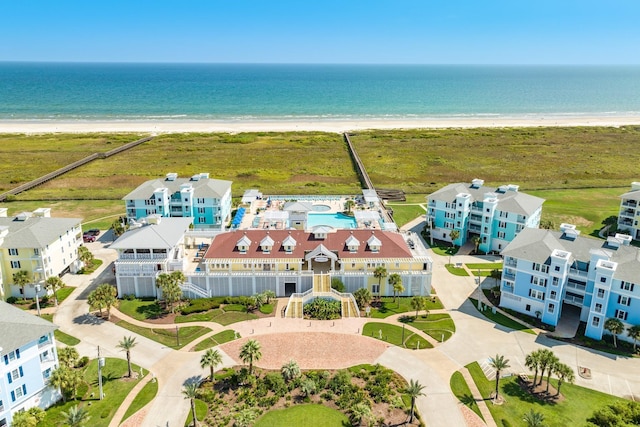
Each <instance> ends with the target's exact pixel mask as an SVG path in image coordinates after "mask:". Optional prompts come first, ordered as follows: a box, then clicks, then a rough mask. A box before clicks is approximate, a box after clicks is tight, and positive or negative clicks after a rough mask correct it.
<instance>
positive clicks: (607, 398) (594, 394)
mask: <svg viewBox="0 0 640 427" xmlns="http://www.w3.org/2000/svg"><path fill="white" fill-rule="evenodd" d="M467 368H468V369H469V372H470V373H471V376H472V377H473V380H474V382H475V383H476V385H477V386H478V389H479V390H480V394H481V395H482V396H483V397H485V398H486V397H488V396H489V395H490V393H491V392H492V391H494V390H495V381H493V380H488V379H487V378H486V377H485V376H484V374H483V373H482V369H481V368H480V366H479V365H478V364H477V363H475V362H474V363H471V364H470V365H467ZM551 385H552V386H554V387H555V386H557V382H556V381H555V380H554V379H551ZM500 389H501V395H502V396H503V397H504V398H505V400H506V401H505V403H503V404H502V405H493V404H491V403H490V402H487V406H488V407H489V411H491V415H493V419H494V420H495V421H496V423H497V424H498V425H506V424H504V422H503V421H502V420H506V421H507V423H508V425H512V426H519V425H522V416H523V415H524V414H525V413H526V412H529V410H530V409H534V410H535V411H536V412H540V413H542V414H543V415H544V418H545V419H544V425H546V426H549V427H552V426H553V427H555V426H582V425H586V421H587V418H589V417H590V416H591V414H592V413H593V411H595V410H596V409H598V408H601V407H603V406H606V405H608V404H611V403H613V402H616V401H622V400H623V399H621V398H618V397H615V396H611V395H608V394H604V393H600V392H598V391H593V390H589V389H587V388H584V387H579V386H576V385H572V384H563V385H562V388H561V392H562V395H563V396H564V397H565V399H564V400H563V401H561V402H557V403H555V402H544V401H541V400H538V399H536V398H535V397H533V396H532V395H531V394H529V393H528V392H526V391H525V390H524V389H523V388H522V387H520V385H519V384H518V383H517V376H511V377H508V378H503V379H502V380H500Z"/></svg>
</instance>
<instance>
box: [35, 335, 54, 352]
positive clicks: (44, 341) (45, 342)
mask: <svg viewBox="0 0 640 427" xmlns="http://www.w3.org/2000/svg"><path fill="white" fill-rule="evenodd" d="M51 344H52V343H51V340H50V339H49V337H48V336H46V335H45V336H43V337H40V339H39V340H38V348H39V349H41V348H46V347H49V346H50V345H51Z"/></svg>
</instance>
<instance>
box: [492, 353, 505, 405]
mask: <svg viewBox="0 0 640 427" xmlns="http://www.w3.org/2000/svg"><path fill="white" fill-rule="evenodd" d="M489 366H491V367H492V368H493V369H495V370H496V397H495V399H496V400H498V397H499V396H500V395H499V393H500V392H499V386H500V373H501V372H502V371H504V370H505V369H507V368H509V367H510V365H509V359H505V358H504V356H503V355H501V354H496V356H495V357H492V358H491V359H489Z"/></svg>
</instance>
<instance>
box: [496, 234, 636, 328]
mask: <svg viewBox="0 0 640 427" xmlns="http://www.w3.org/2000/svg"><path fill="white" fill-rule="evenodd" d="M579 234H580V232H579V231H578V230H576V227H575V226H573V225H571V224H562V225H561V231H559V232H558V231H550V230H541V229H532V228H527V229H524V230H522V232H521V233H520V234H518V236H517V237H516V238H515V239H514V240H513V241H512V242H511V243H509V245H508V246H507V247H506V248H505V249H504V250H503V251H502V256H503V257H504V269H503V274H502V281H501V286H500V290H501V297H500V306H501V307H505V308H510V309H512V310H515V311H518V312H520V313H525V314H528V315H530V316H533V317H538V318H540V319H541V320H542V321H543V322H544V323H546V324H549V325H552V326H556V325H557V324H558V322H559V321H560V320H561V318H562V314H563V312H565V311H567V310H572V311H575V312H576V315H579V316H580V320H581V321H583V322H586V331H585V335H586V336H588V337H590V338H593V339H596V340H599V339H601V338H602V334H603V333H606V331H605V330H604V323H605V321H606V320H607V319H608V318H614V317H615V318H618V319H620V320H621V321H622V322H623V323H624V324H625V326H626V327H628V326H630V325H638V324H640V251H639V250H638V249H637V248H635V247H632V246H630V245H629V243H630V241H631V238H630V237H629V236H627V235H623V234H616V236H615V237H609V238H608V239H607V240H606V241H602V240H598V239H593V238H587V237H580V236H579ZM619 338H621V339H628V337H626V334H623V335H620V337H619Z"/></svg>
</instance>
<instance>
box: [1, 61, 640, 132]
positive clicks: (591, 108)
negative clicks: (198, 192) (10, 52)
mask: <svg viewBox="0 0 640 427" xmlns="http://www.w3.org/2000/svg"><path fill="white" fill-rule="evenodd" d="M638 114H640V66H446V65H414V66H412V65H249V64H238V65H231V64H229V65H220V64H78V63H0V120H18V121H20V120H29V121H39V120H42V121H51V120H53V121H55V120H60V121H63V120H64V121H70V120H154V121H155V120H243V119H245V120H274V119H275V120H278V119H280V120H282V119H285V120H286V119H290V120H296V119H304V120H321V119H384V118H393V119H413V118H422V117H436V118H437V117H452V118H456V117H479V118H483V117H535V116H549V115H552V116H554V115H556V116H594V115H601V116H626V115H638Z"/></svg>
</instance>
